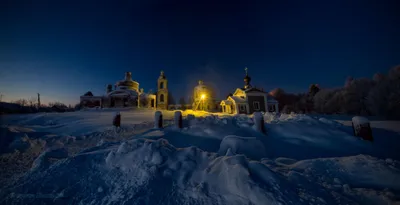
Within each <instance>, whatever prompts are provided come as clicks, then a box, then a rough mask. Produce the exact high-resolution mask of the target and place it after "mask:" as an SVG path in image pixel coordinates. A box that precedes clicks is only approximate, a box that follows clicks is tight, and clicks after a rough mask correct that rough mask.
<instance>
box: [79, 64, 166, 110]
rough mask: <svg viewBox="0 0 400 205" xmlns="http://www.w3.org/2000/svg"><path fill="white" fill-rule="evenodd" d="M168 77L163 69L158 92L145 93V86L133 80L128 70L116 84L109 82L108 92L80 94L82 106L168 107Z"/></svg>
mask: <svg viewBox="0 0 400 205" xmlns="http://www.w3.org/2000/svg"><path fill="white" fill-rule="evenodd" d="M167 83H168V81H167V78H166V77H165V75H164V72H163V71H161V74H160V77H159V78H158V91H157V94H156V95H155V94H153V93H151V92H150V93H145V92H144V89H143V88H139V83H138V82H136V81H134V80H132V73H131V72H126V73H125V79H123V80H121V81H118V82H116V83H115V85H114V90H113V89H112V88H113V87H112V85H111V84H109V85H107V87H106V93H105V94H104V95H100V96H94V95H93V93H91V92H87V93H85V94H84V95H83V96H80V103H81V106H82V107H89V108H93V107H99V108H120V107H146V108H154V109H155V108H160V109H166V108H167V107H168V87H167Z"/></svg>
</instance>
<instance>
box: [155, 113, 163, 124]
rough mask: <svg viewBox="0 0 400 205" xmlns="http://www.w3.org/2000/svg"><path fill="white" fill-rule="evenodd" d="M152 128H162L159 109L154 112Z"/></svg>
mask: <svg viewBox="0 0 400 205" xmlns="http://www.w3.org/2000/svg"><path fill="white" fill-rule="evenodd" d="M154 128H163V117H162V112H161V111H156V112H155V113H154Z"/></svg>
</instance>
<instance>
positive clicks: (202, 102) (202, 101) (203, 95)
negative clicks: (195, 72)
mask: <svg viewBox="0 0 400 205" xmlns="http://www.w3.org/2000/svg"><path fill="white" fill-rule="evenodd" d="M205 98H206V95H205V94H202V95H201V104H202V105H201V107H202V110H203V111H204V99H205Z"/></svg>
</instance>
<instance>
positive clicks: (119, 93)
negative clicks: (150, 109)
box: [107, 90, 138, 96]
mask: <svg viewBox="0 0 400 205" xmlns="http://www.w3.org/2000/svg"><path fill="white" fill-rule="evenodd" d="M107 96H138V93H137V92H136V91H134V90H114V91H112V92H110V93H108V94H107Z"/></svg>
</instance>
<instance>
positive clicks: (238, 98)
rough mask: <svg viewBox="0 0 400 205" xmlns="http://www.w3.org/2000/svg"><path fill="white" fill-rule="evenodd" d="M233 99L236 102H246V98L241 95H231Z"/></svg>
mask: <svg viewBox="0 0 400 205" xmlns="http://www.w3.org/2000/svg"><path fill="white" fill-rule="evenodd" d="M229 97H230V98H231V99H232V100H233V101H235V102H236V103H245V102H246V100H245V99H243V98H241V97H239V96H229Z"/></svg>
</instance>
